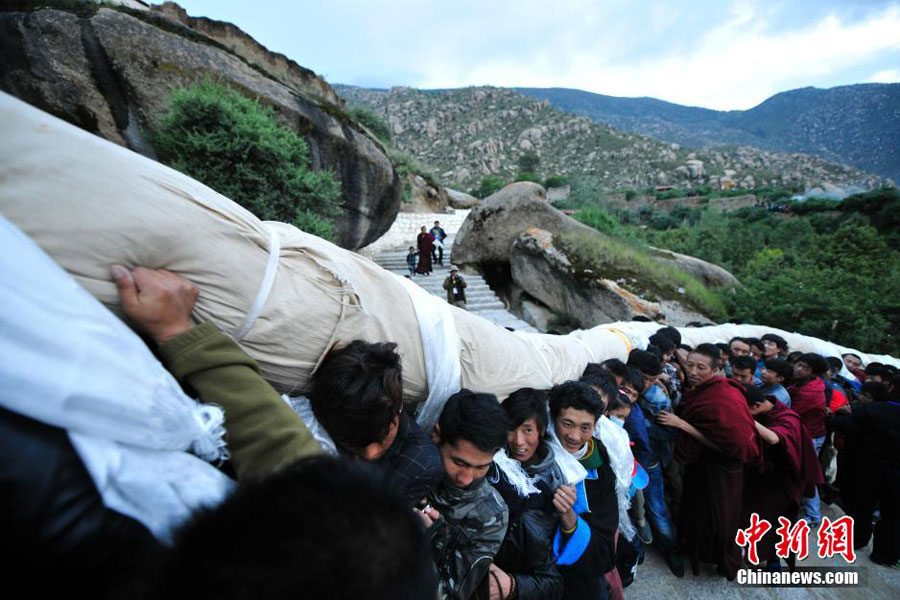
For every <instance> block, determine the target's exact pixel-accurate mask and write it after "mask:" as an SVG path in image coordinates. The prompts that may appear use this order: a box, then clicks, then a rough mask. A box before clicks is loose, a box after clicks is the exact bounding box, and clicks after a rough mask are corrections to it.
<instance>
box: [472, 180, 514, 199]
mask: <svg viewBox="0 0 900 600" xmlns="http://www.w3.org/2000/svg"><path fill="white" fill-rule="evenodd" d="M504 187H506V181H505V180H504V179H503V178H502V177H498V176H497V175H485V176H484V177H482V179H481V185H479V186H478V187H477V188H475V189H474V190H472V195H473V196H475V197H476V198H481V199H482V200H483V199H484V198H487V197H488V196H490V195H491V194H494V193H496V192H499V191H500V190H502V189H503V188H504Z"/></svg>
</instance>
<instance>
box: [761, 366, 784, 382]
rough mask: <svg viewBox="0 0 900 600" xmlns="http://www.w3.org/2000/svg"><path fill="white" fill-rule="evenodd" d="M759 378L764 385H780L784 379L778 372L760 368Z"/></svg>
mask: <svg viewBox="0 0 900 600" xmlns="http://www.w3.org/2000/svg"><path fill="white" fill-rule="evenodd" d="M759 379H760V381H762V382H763V384H764V385H779V384H781V382H782V381H783V380H784V378H782V377H781V376H780V375H779V374H778V373H776V372H775V371H770V370H769V369H760V371H759Z"/></svg>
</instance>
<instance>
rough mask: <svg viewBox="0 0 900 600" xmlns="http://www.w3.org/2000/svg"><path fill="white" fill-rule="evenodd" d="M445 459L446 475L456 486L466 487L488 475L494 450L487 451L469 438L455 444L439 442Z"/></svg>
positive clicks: (442, 456)
mask: <svg viewBox="0 0 900 600" xmlns="http://www.w3.org/2000/svg"><path fill="white" fill-rule="evenodd" d="M438 450H440V451H441V458H442V459H443V461H444V477H445V478H446V480H447V482H448V483H450V484H451V485H453V486H454V487H457V488H460V489H465V488H467V487H469V486H470V485H472V484H473V483H475V482H477V481H478V480H480V479H481V478H482V477H484V476H485V475H487V472H488V469H490V467H491V462H493V460H494V453H493V452H485V451H484V450H482V449H481V448H479V447H478V446H476V445H475V444H473V443H472V442H470V441H468V440H456V443H455V444H450V443H448V442H444V443H441V444H438Z"/></svg>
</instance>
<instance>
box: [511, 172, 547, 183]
mask: <svg viewBox="0 0 900 600" xmlns="http://www.w3.org/2000/svg"><path fill="white" fill-rule="evenodd" d="M516 181H531V182H533V183H540V182H541V178H540V177H539V176H538V174H537V173H519V174H517V175H516Z"/></svg>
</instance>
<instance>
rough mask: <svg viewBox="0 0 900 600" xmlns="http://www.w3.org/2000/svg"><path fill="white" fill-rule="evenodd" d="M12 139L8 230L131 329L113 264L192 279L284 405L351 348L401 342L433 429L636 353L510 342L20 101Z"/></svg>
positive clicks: (413, 393) (593, 333)
mask: <svg viewBox="0 0 900 600" xmlns="http://www.w3.org/2000/svg"><path fill="white" fill-rule="evenodd" d="M0 134H2V139H3V144H2V146H0V182H2V183H0V211H2V214H3V215H4V216H6V217H7V218H8V219H9V220H10V221H12V222H13V223H15V224H16V225H17V226H19V227H20V228H21V229H22V230H23V231H24V232H25V233H26V234H28V236H29V237H31V239H32V240H34V241H35V242H36V243H37V244H38V245H39V246H40V247H41V248H43V249H44V250H45V251H46V252H47V253H48V254H49V255H50V256H52V257H53V258H54V260H56V261H57V262H58V263H59V264H60V265H61V266H62V267H63V268H64V269H65V270H66V271H68V272H69V273H70V274H72V275H73V276H74V277H75V279H76V280H77V281H78V283H80V284H81V285H82V286H83V287H85V288H86V289H87V290H88V291H89V292H90V293H91V294H93V295H94V296H95V297H97V298H98V299H99V300H100V301H101V302H102V303H103V304H105V305H106V306H107V307H109V308H110V309H111V310H113V312H116V313H117V314H121V312H120V310H119V305H118V297H117V294H116V289H115V285H114V284H113V281H112V279H111V277H110V274H109V268H110V265H112V264H115V263H119V264H122V265H125V266H127V267H134V266H137V265H142V266H145V267H150V268H165V269H169V270H171V271H173V272H176V273H179V274H182V275H184V276H185V277H187V278H188V279H190V280H191V281H192V282H193V283H194V284H195V285H197V286H198V287H199V288H200V292H201V293H200V298H199V300H198V302H197V305H196V308H195V312H194V317H195V318H196V320H197V321H212V322H214V323H216V324H217V325H219V326H220V327H221V328H222V329H223V330H224V331H226V332H229V333H230V334H231V335H232V336H233V337H234V338H235V339H237V340H238V341H239V342H240V344H241V345H242V347H243V348H244V349H245V350H246V351H247V352H248V353H249V354H251V355H252V356H253V357H254V358H255V359H256V360H257V361H258V362H259V365H260V368H261V370H262V372H263V374H264V376H265V377H266V378H267V379H268V380H269V381H270V382H271V383H272V384H273V385H274V386H275V387H276V388H278V389H279V390H280V391H282V392H285V393H288V394H291V393H292V392H293V394H292V395H296V392H297V391H298V390H299V389H301V388H302V387H303V385H304V384H305V383H306V381H307V379H308V378H309V375H310V373H311V372H312V371H313V370H314V369H315V367H316V366H317V364H318V363H319V361H320V360H321V358H322V357H323V356H324V354H325V353H326V352H327V351H328V349H329V348H330V347H331V346H332V345H334V344H335V343H338V342H348V341H350V340H352V339H358V338H359V339H365V340H369V341H392V342H396V343H397V344H398V346H399V351H400V353H401V355H402V357H403V379H404V389H405V393H406V396H407V398H408V400H411V401H421V400H424V399H425V398H426V397H427V398H428V399H429V401H430V402H429V405H427V408H429V409H430V410H429V411H428V413H429V416H428V417H426V418H425V419H424V421H425V423H426V424H428V423H430V422H433V421H434V420H435V419H436V418H437V415H439V413H440V407H441V405H442V401H443V400H444V399H445V398H446V397H447V396H448V395H449V394H451V393H453V392H454V391H456V390H458V389H459V388H460V387H468V388H470V389H473V390H477V391H485V392H493V393H495V394H497V395H498V396H500V397H501V398H503V397H505V396H506V395H508V394H509V393H510V392H512V391H514V390H516V389H518V388H520V387H525V386H531V387H535V388H546V387H549V386H551V385H553V384H554V383H559V382H562V381H565V380H567V379H571V378H574V377H578V376H579V375H580V374H581V372H582V370H583V369H584V366H585V365H586V364H587V363H588V362H592V361H599V360H604V359H606V358H611V357H618V358H625V357H626V356H627V353H628V351H629V350H630V349H631V342H630V340H629V339H628V338H627V337H626V336H625V335H623V334H622V333H621V332H618V331H616V330H613V329H609V328H607V327H605V326H601V327H597V328H594V329H591V330H587V331H581V332H576V333H575V334H572V335H569V336H553V335H543V334H524V333H522V334H520V333H512V332H509V331H507V330H506V329H503V328H501V327H498V326H496V325H494V324H492V323H490V322H488V321H486V320H484V319H482V318H480V317H478V316H475V315H472V314H469V313H467V312H466V311H463V310H459V309H456V308H455V307H450V306H449V305H447V304H446V302H444V301H443V300H441V299H439V298H436V297H433V296H429V295H427V294H426V293H424V291H423V290H421V289H420V288H418V287H416V286H415V285H413V284H412V283H410V282H409V281H407V280H405V279H403V278H401V277H397V276H396V275H393V274H391V273H389V272H387V271H385V270H383V269H381V268H380V267H379V266H377V265H376V264H374V263H373V262H371V261H370V260H368V259H366V258H364V257H361V256H359V255H357V254H355V253H353V252H350V251H348V250H344V249H342V248H339V247H338V246H335V245H333V244H330V243H328V242H326V241H324V240H322V239H320V238H317V237H315V236H312V235H309V234H306V233H304V232H302V231H300V230H298V229H296V228H294V227H292V226H290V225H285V224H283V223H263V222H261V221H260V220H259V219H257V218H256V217H254V216H253V215H252V214H250V213H249V212H248V211H246V210H244V209H243V208H241V207H240V206H238V205H237V204H236V203H234V202H232V201H231V200H229V199H228V198H225V197H224V196H222V195H220V194H218V193H216V192H214V191H213V190H211V189H210V188H208V187H206V186H204V185H202V184H200V183H198V182H196V181H194V180H193V179H191V178H189V177H187V176H185V175H183V174H181V173H178V172H176V171H174V170H172V169H170V168H168V167H166V166H164V165H162V164H159V163H157V162H155V161H153V160H150V159H147V158H145V157H143V156H140V155H138V154H136V153H134V152H131V151H129V150H127V149H125V148H122V147H119V146H117V145H115V144H112V143H110V142H107V141H105V140H103V139H101V138H99V137H97V136H94V135H92V134H90V133H87V132H84V131H82V130H80V129H78V128H76V127H74V126H72V125H69V124H68V123H65V122H63V121H61V120H59V119H57V118H55V117H52V116H50V115H48V114H47V113H44V112H42V111H40V110H38V109H36V108H33V107H31V106H29V105H27V104H25V103H23V102H21V101H19V100H17V99H15V98H12V97H11V96H8V95H5V94H0Z"/></svg>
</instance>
